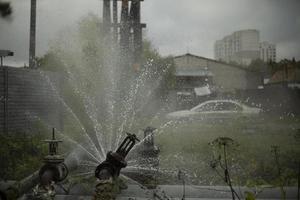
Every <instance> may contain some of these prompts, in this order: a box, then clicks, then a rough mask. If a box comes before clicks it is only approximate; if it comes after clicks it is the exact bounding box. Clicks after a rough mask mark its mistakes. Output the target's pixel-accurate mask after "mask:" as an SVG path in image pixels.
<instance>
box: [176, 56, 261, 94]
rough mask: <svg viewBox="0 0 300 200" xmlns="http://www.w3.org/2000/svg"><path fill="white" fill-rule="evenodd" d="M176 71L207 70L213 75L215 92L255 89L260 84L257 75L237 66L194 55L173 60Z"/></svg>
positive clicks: (259, 78)
mask: <svg viewBox="0 0 300 200" xmlns="http://www.w3.org/2000/svg"><path fill="white" fill-rule="evenodd" d="M175 63H176V70H183V71H185V70H191V71H195V70H197V69H201V70H208V71H210V72H212V74H213V84H214V86H215V87H216V90H217V92H234V91H236V90H245V89H256V88H257V87H258V86H259V85H261V84H262V80H261V77H260V76H259V74H256V73H254V72H250V71H248V70H246V69H242V68H240V67H237V66H233V65H229V64H225V63H222V62H217V61H214V60H211V59H207V58H202V57H198V56H194V55H190V54H187V55H184V56H179V57H176V58H175Z"/></svg>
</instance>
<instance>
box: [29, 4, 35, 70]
mask: <svg viewBox="0 0 300 200" xmlns="http://www.w3.org/2000/svg"><path fill="white" fill-rule="evenodd" d="M35 48H36V0H31V6H30V34H29V67H30V68H36V67H37V66H36V58H35Z"/></svg>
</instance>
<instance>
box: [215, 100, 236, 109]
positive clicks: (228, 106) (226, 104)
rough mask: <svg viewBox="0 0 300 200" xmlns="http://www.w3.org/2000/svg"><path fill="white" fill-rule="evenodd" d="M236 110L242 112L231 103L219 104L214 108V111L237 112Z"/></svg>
mask: <svg viewBox="0 0 300 200" xmlns="http://www.w3.org/2000/svg"><path fill="white" fill-rule="evenodd" d="M238 110H242V108H241V106H239V105H238V104H235V103H232V102H220V103H218V104H217V105H216V107H215V111H238Z"/></svg>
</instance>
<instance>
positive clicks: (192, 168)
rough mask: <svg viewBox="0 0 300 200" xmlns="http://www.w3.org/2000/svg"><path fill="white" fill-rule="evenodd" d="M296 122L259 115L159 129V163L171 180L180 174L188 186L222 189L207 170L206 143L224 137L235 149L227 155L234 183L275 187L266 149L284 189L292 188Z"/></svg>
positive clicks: (299, 149)
mask: <svg viewBox="0 0 300 200" xmlns="http://www.w3.org/2000/svg"><path fill="white" fill-rule="evenodd" d="M299 128H300V124H299V119H297V118H280V117H276V116H262V117H259V118H256V119H251V120H250V121H249V119H247V120H246V119H236V120H233V121H232V120H229V121H224V122H216V123H211V122H209V121H206V122H203V121H190V122H182V123H179V124H176V125H175V126H171V127H168V128H165V129H164V130H163V131H161V133H160V134H158V135H157V136H156V143H157V145H158V146H159V147H160V149H161V154H160V164H161V168H162V169H168V171H171V172H170V173H173V175H176V171H178V169H181V170H184V171H186V174H187V179H188V180H189V181H190V182H191V183H194V184H205V185H216V184H225V183H224V182H223V180H222V179H221V178H220V177H219V176H217V175H216V173H215V171H214V170H212V168H210V165H209V164H210V161H211V160H212V157H213V151H212V148H211V147H210V146H209V143H210V142H211V141H213V140H214V139H216V138H218V137H230V138H232V139H233V140H234V141H235V142H237V143H238V144H239V146H238V147H237V148H236V149H234V150H231V151H230V158H231V162H230V163H231V171H232V174H233V182H234V184H239V185H240V184H242V185H251V184H255V185H257V184H271V185H276V184H277V180H278V175H277V171H276V167H275V166H274V163H275V162H274V157H273V154H272V152H271V146H274V145H275V146H278V147H279V148H280V165H281V166H280V167H281V168H282V170H283V175H282V176H284V179H285V184H286V185H295V184H296V182H297V180H296V177H297V159H298V158H299V157H300V145H299V143H300V141H299V140H298V139H296V138H297V136H298V135H299Z"/></svg>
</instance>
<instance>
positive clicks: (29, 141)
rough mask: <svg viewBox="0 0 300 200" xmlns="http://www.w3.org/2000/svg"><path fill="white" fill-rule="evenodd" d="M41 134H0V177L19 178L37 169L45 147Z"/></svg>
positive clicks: (7, 178)
mask: <svg viewBox="0 0 300 200" xmlns="http://www.w3.org/2000/svg"><path fill="white" fill-rule="evenodd" d="M42 139H43V137H42V135H41V134H34V133H31V134H30V135H29V134H26V133H15V134H13V135H4V134H0V142H1V146H0V155H1V156H0V163H1V167H0V177H1V178H2V179H6V180H20V179H22V178H24V177H26V176H28V175H29V174H31V173H33V172H34V171H35V170H38V169H39V168H40V166H41V164H42V158H43V155H45V153H46V148H45V145H44V143H43V142H42Z"/></svg>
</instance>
